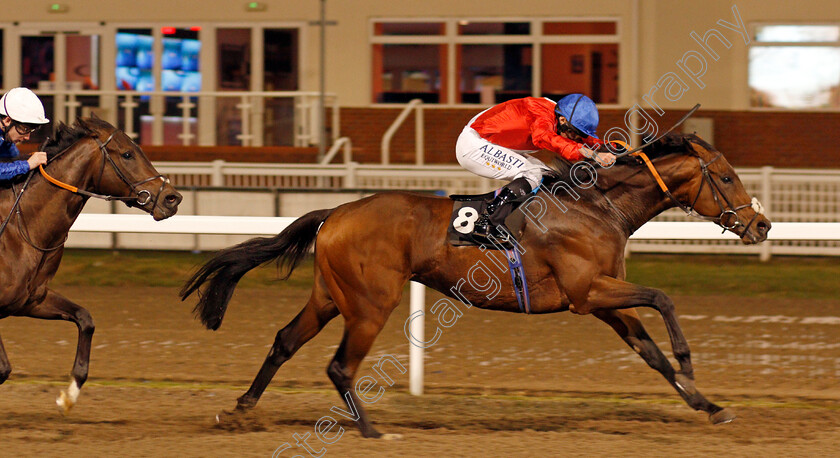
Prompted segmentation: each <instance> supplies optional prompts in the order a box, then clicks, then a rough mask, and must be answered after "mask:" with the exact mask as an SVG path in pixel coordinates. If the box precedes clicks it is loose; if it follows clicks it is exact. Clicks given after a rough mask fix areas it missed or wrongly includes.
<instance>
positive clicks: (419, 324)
mask: <svg viewBox="0 0 840 458" xmlns="http://www.w3.org/2000/svg"><path fill="white" fill-rule="evenodd" d="M425 308H426V287H425V286H423V285H421V284H420V283H416V282H411V309H410V311H409V315H410V316H413V315H414V313H415V312H417V311H418V310H419V311H420V312H423V313H425V312H424V309H425ZM424 320H425V319H424V318H423V317H422V316H421V317H420V318H418V319H414V320H411V324H410V326H411V327H410V328H409V329H410V330H411V331H410V332H411V335H412V336H413V337H414V338H415V339H417V340H418V341H421V342H422V341H423V321H424ZM408 348H409V354H408V359H409V365H408V375H409V387H408V389H409V392H410V393H411V394H412V395H414V396H420V395H422V394H423V356H424V351H423V348H421V347H418V346H417V345H414V344H413V343H409V344H408Z"/></svg>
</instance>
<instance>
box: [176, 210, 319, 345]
mask: <svg viewBox="0 0 840 458" xmlns="http://www.w3.org/2000/svg"><path fill="white" fill-rule="evenodd" d="M332 211H333V210H332V209H328V210H316V211H313V212H309V213H307V214H306V215H304V216H301V217H300V218H298V219H297V220H295V221H294V222H293V223H292V224H290V225H289V227H287V228H286V229H284V230H283V232H281V233H279V234H277V235H276V236H274V237H257V238H253V239H251V240H247V241H245V242H242V243H240V244H239V245H235V246H232V247H230V248H225V249H224V250H222V251H219V252H218V253H217V254H216V255H215V256H213V258H212V259H210V260H209V261H207V263H206V264H204V265H203V266H202V267H201V268H200V269H199V270H198V272H196V273H195V274H194V275H193V276H192V278H190V279H189V280H188V281H187V283H186V284H185V285H184V287H183V288H182V289H181V293H180V295H181V300H185V299H186V298H187V297H189V295H190V294H192V293H193V292H195V291H198V296H199V300H198V304H196V306H195V308H194V309H193V313H195V315H196V317H198V318H200V319H201V322H202V323H203V324H204V326H206V327H207V329H212V330H214V331H215V330H216V329H219V326H221V324H222V318H224V316H225V310H226V309H227V305H228V302H229V301H230V298H231V296H233V290H234V288H236V284H237V283H238V282H239V279H241V278H242V276H243V275H245V273H246V272H248V271H249V270H251V269H253V268H255V267H257V266H259V265H262V264H264V263H266V262H268V261H271V260H274V259H277V264H278V266H280V268H281V271H282V270H286V274H285V275H283V276H282V279H283V280H285V279H287V278H289V275H291V274H292V271H293V270H294V269H295V267H297V265H298V263H299V262H300V260H301V259H303V257H304V256H306V254H307V253H309V250H310V248H312V244H313V243H314V242H315V237H316V236H317V234H318V228H319V227H320V225H321V223H323V222H324V221H325V220H326V219H327V217H328V216H329V215H330V213H332ZM207 281H209V282H210V284H209V285H208V286H207V287H206V288H204V289H203V290H199V287H201V285H202V284H204V283H205V282H207Z"/></svg>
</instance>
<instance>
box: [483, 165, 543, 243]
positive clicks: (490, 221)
mask: <svg viewBox="0 0 840 458" xmlns="http://www.w3.org/2000/svg"><path fill="white" fill-rule="evenodd" d="M529 192H531V185H530V184H529V183H528V180H526V179H525V178H524V177H520V178H517V179H515V180H513V181H511V182H510V183H508V184H507V185H505V187H504V188H502V190H501V191H499V194H498V195H497V196H496V197H494V198H493V200H492V201H490V202H489V203H488V204H487V206H486V207H485V209H484V213H483V214H482V215H481V216H480V217H479V218H478V220H477V221H476V222H475V229H473V232H472V235H473V239H474V240H475V241H476V242H479V243H485V242H489V239H488V237H489V236H493V237H495V238H496V239H499V240H506V239H507V236H506V235H505V232H503V231H501V230H500V229H499V228H500V227H503V226H504V224H505V219H506V218H507V217H508V215H510V214H511V213H512V212H513V210H515V209H516V203H515V202H513V201H514V200H516V199H517V198H519V197H522V196H524V195H526V194H528V193H529ZM505 231H506V232H508V233H509V231H507V228H506V227H505Z"/></svg>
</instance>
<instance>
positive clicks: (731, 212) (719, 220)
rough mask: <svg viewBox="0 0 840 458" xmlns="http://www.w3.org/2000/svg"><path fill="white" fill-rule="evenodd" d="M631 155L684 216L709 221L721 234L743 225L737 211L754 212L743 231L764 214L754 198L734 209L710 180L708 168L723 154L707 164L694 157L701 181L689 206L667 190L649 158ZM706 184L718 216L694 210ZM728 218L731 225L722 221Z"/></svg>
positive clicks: (641, 153)
mask: <svg viewBox="0 0 840 458" xmlns="http://www.w3.org/2000/svg"><path fill="white" fill-rule="evenodd" d="M631 155H632V156H635V157H638V158H640V159H641V160H642V161H643V162H644V163H645V165H646V166H647V168H648V170H650V173H651V174H652V175H653V178H654V179H655V180H656V183H657V184H658V185H659V189H661V190H662V192H663V193H665V195H666V196H668V198H669V199H671V201H672V202H674V204H675V205H676V206H677V207H679V208H680V209H681V210H682V211H684V212H685V214H686V215H688V216H692V217H694V218H699V219H702V220H706V221H711V222H713V223H715V224H717V225H718V226H720V227H722V228H723V232H726V231H727V230H730V231H731V230H732V229H735V228H736V227H738V226H744V223H742V222H741V217H740V216H738V213H737V212H738V211H739V210H742V209H744V208H747V207H752V209H753V210H755V215H754V216H753V217H752V219H750V221H749V222H748V223H747V224H746V226H745V227H744V231H747V230H749V228H750V226H752V224H753V223H754V222H755V219H756V218H758V215H760V214H762V213H763V212H764V208H763V207H762V206H761V203H760V202H759V201H758V199H756V198H755V197H753V198H752V200H751V201H750V203H748V204H744V205H739V206H737V207H735V206H734V205H732V203H731V202H730V201H729V199H727V198H726V195H725V194H724V193H723V191H721V189H720V187H719V186H718V185H717V183H715V182H714V180H712V177H711V172H710V171H709V166H710V165H712V164H714V163H715V161H717V160H718V159H720V158H721V157H722V156H723V154H721V153H720V152H718V155H717V156H715V158H714V159H712V160H711V161H709V162H708V163H707V162H705V161H704V160H703V159H702V158H700V157H699V156H695V157H696V158H697V160H698V161H700V170H701V171H702V173H703V181H701V182H700V188H699V189H698V190H697V195H696V196H695V197H694V200H693V201H692V202H691V205H690V206H689V205H686V204H684V203H682V202H680V201H679V199H677V198H676V197H674V195H673V194H672V193H671V190H670V189H668V186H667V185H666V184H665V181H664V180H663V179H662V176H661V175H660V174H659V172H658V171H657V170H656V166H654V165H653V162H652V161H651V160H650V158H648V157H647V154H645V153H643V152H641V151H638V152H635V153H632V154H631ZM707 182H708V183H709V189H711V190H712V197H714V199H715V203H716V204H717V205H718V208H720V215H718V216H706V215H701V214H700V213H698V212H697V211H696V210H694V207H695V206H696V205H697V201H698V200H699V199H700V194H701V193H702V192H703V187H704V186H705V185H706V183H707ZM721 199H723V202H725V203H726V205H727V206H728V207H729V208H728V209H727V208H726V207H725V206H724V204H723V202H721ZM730 216H731V217H734V218H735V219H734V222H732V224H727V223H726V222H725V221H724V218H726V219H731V218H730Z"/></svg>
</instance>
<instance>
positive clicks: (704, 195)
mask: <svg viewBox="0 0 840 458" xmlns="http://www.w3.org/2000/svg"><path fill="white" fill-rule="evenodd" d="M644 152H645V153H646V154H647V155H649V156H650V157H651V159H653V161H654V163H655V168H656V169H658V170H659V171H660V172H662V173H663V174H667V176H668V181H669V182H671V183H672V186H674V189H671V190H669V192H670V193H671V195H672V196H673V198H674V200H675V203H676V204H677V206H679V207H681V208H682V209H683V210H685V211H686V212H687V213H692V214H695V216H700V217H702V218H704V219H707V220H710V221H713V222H715V223H716V224H719V225H720V226H721V227H723V228H724V229H725V230H729V231H731V232H733V233H734V234H736V235H738V236H739V237H740V238H741V241H742V242H744V243H745V244H754V243H760V242H763V241H764V240H765V239H767V232H768V231H770V226H771V224H770V220H769V219H767V217H766V216H764V214H763V208H762V206H761V203H759V202H758V199H756V198H754V197H752V198H751V197H750V196H749V194H747V191H746V190H745V189H744V185H743V184H742V183H741V180H740V179H739V178H738V174H737V173H735V170H734V169H733V168H732V166H731V165H730V164H729V162H728V161H727V160H726V158H725V157H723V154H722V153H721V152H720V151H718V150H716V149H715V148H714V147H713V146H712V145H710V144H708V143H706V142H705V141H703V140H702V139H701V138H700V137H698V136H697V135H694V134H671V135H667V136H666V137H664V138H663V139H661V140H660V141H659V142H657V143H655V144H653V145H651V146H650V147H648V148H645V150H644ZM671 153H673V154H671Z"/></svg>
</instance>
